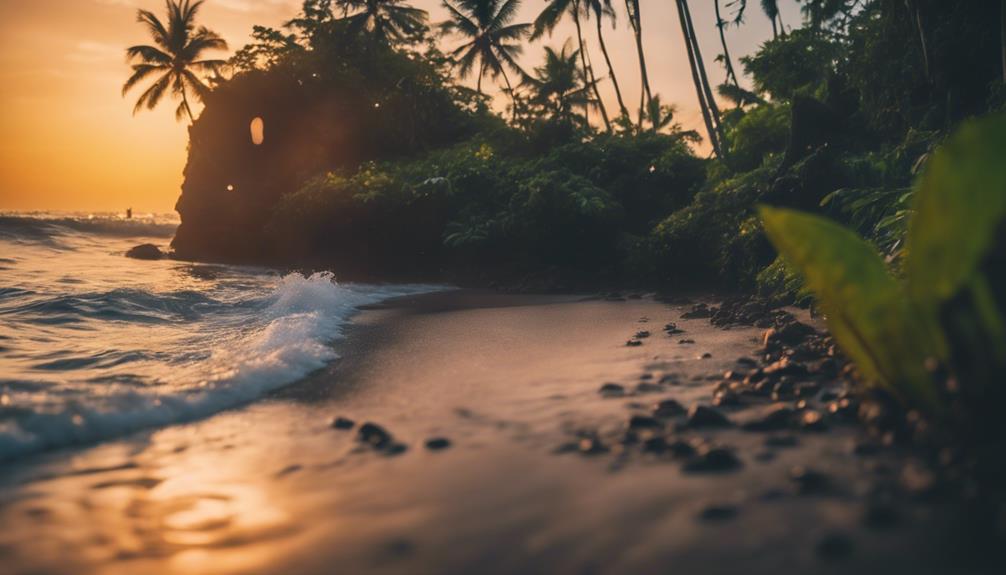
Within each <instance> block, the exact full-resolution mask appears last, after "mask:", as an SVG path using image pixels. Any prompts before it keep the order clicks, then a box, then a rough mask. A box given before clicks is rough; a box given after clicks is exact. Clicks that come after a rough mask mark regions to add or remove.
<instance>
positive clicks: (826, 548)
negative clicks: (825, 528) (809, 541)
mask: <svg viewBox="0 0 1006 575" xmlns="http://www.w3.org/2000/svg"><path fill="white" fill-rule="evenodd" d="M814 550H815V551H816V552H817V555H818V557H820V558H822V559H825V560H828V561H835V560H840V559H845V558H847V557H848V556H849V555H851V554H852V540H850V539H849V538H848V537H847V536H846V535H844V534H842V533H830V534H828V535H825V536H824V537H822V538H821V540H820V541H818V542H817V545H816V546H815V547H814Z"/></svg>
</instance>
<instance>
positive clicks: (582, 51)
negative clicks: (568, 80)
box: [573, 1, 611, 132]
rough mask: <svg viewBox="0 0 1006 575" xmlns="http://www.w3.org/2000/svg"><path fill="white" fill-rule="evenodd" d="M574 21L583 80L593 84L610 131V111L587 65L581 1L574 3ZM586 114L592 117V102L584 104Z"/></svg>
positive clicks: (599, 106)
mask: <svg viewBox="0 0 1006 575" xmlns="http://www.w3.org/2000/svg"><path fill="white" fill-rule="evenodd" d="M573 23H574V24H576V40H577V42H579V43H580V63H581V64H582V65H583V80H584V81H585V82H589V83H590V84H592V86H593V92H594V97H595V98H596V99H597V107H598V109H599V110H600V111H601V119H602V120H603V121H604V127H605V128H606V129H607V130H608V131H609V132H610V131H611V120H610V119H608V111H607V110H606V109H605V108H604V102H602V101H601V91H600V90H598V88H597V82H593V81H591V79H592V78H593V75H594V73H593V72H592V71H591V70H590V66H588V65H587V47H586V46H584V45H583V30H582V29H581V27H580V3H579V1H577V2H575V3H574V5H573ZM584 115H586V116H587V119H588V120H589V119H590V104H584Z"/></svg>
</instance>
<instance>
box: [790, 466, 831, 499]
mask: <svg viewBox="0 0 1006 575" xmlns="http://www.w3.org/2000/svg"><path fill="white" fill-rule="evenodd" d="M789 478H790V479H792V480H793V482H794V483H796V485H797V491H798V492H799V493H800V494H801V495H815V494H821V493H825V492H826V491H828V489H829V487H830V486H831V481H830V480H829V479H828V476H827V475H825V474H823V473H821V472H819V471H814V470H813V469H808V468H806V467H803V466H797V467H794V468H793V469H791V470H790V472H789Z"/></svg>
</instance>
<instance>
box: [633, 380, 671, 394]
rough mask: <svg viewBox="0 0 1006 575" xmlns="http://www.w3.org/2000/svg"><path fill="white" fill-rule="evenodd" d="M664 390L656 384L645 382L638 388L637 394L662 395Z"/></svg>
mask: <svg viewBox="0 0 1006 575" xmlns="http://www.w3.org/2000/svg"><path fill="white" fill-rule="evenodd" d="M661 391H664V388H663V387H661V386H660V385H658V384H656V383H650V382H648V381H644V382H642V383H640V384H639V385H637V386H636V392H637V393H660V392H661Z"/></svg>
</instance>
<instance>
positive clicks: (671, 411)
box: [653, 399, 685, 417]
mask: <svg viewBox="0 0 1006 575" xmlns="http://www.w3.org/2000/svg"><path fill="white" fill-rule="evenodd" d="M684 413H685V408H684V406H682V405H681V404H680V403H678V401H677V400H675V399H664V400H662V401H659V402H657V404H656V405H654V406H653V416H654V417H676V416H678V415H683V414H684Z"/></svg>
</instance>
